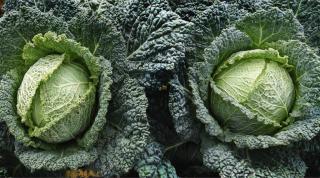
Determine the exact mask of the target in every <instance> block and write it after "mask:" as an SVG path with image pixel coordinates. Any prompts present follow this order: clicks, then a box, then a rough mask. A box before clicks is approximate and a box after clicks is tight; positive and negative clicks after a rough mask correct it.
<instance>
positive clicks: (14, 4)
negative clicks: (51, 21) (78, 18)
mask: <svg viewBox="0 0 320 178" xmlns="http://www.w3.org/2000/svg"><path fill="white" fill-rule="evenodd" d="M81 5H82V4H81V1H78V0H68V1H64V0H54V1H52V0H9V1H5V4H4V11H5V12H6V13H7V12H9V11H13V10H21V9H23V7H30V8H33V9H38V10H40V11H41V12H49V11H51V13H52V14H53V15H55V16H57V17H62V18H63V19H64V20H67V21H68V20H70V19H71V18H73V16H74V15H75V14H76V13H78V12H80V11H81V8H83V7H81Z"/></svg>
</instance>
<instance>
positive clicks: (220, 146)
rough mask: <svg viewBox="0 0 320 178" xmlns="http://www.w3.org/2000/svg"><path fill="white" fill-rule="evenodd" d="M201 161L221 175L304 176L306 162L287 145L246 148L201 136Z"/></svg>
mask: <svg viewBox="0 0 320 178" xmlns="http://www.w3.org/2000/svg"><path fill="white" fill-rule="evenodd" d="M202 152H203V164H204V165H205V166H207V167H208V168H210V169H211V170H214V171H217V172H219V175H220V176H221V177H279V178H280V177H288V178H289V177H304V175H305V172H306V169H307V167H306V165H305V163H304V162H303V161H302V160H301V158H300V156H299V154H298V153H297V152H295V151H294V150H291V149H290V148H270V149H268V150H264V149H262V150H247V149H239V148H236V147H233V146H232V145H227V144H224V143H221V142H220V141H217V140H215V139H213V138H210V137H207V136H204V137H202Z"/></svg>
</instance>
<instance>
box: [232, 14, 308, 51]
mask: <svg viewBox="0 0 320 178" xmlns="http://www.w3.org/2000/svg"><path fill="white" fill-rule="evenodd" d="M236 27H237V28H238V29H240V30H241V31H243V32H245V33H246V34H247V35H248V36H250V38H251V39H252V41H253V44H254V45H255V46H256V47H260V46H261V45H262V44H263V43H266V42H272V41H276V40H279V39H282V40H289V39H303V37H304V35H303V27H302V26H301V24H300V23H299V22H298V20H297V19H296V18H295V17H294V14H293V13H292V12H290V11H281V10H279V9H278V8H272V9H270V10H268V11H266V10H259V11H257V12H255V13H254V14H252V15H249V16H247V17H245V18H244V19H242V20H240V21H239V22H237V23H236Z"/></svg>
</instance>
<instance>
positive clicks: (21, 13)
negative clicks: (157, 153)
mask: <svg viewBox="0 0 320 178" xmlns="http://www.w3.org/2000/svg"><path fill="white" fill-rule="evenodd" d="M95 5H96V4H95V3H93V2H89V1H83V2H79V1H6V2H5V6H4V10H5V12H4V14H3V16H2V17H1V18H0V41H1V44H0V98H1V99H0V100H1V101H0V123H1V124H3V123H4V124H5V127H6V128H7V129H8V132H10V134H11V135H12V139H10V141H11V140H12V141H13V142H14V147H15V148H14V154H15V155H16V157H17V158H18V159H19V161H20V162H21V163H22V164H23V165H24V166H25V167H26V168H28V169H29V170H31V171H37V170H47V171H60V170H65V169H76V168H80V167H84V166H92V167H94V168H95V170H97V171H98V173H99V175H105V176H111V175H114V174H122V173H125V172H128V171H129V170H130V169H131V168H132V167H133V166H134V164H135V161H136V158H137V157H138V156H139V154H140V153H142V152H143V150H144V147H145V146H146V145H147V141H148V140H149V123H148V120H147V116H146V110H147V105H148V103H147V98H146V96H145V94H144V89H143V87H140V85H139V84H138V82H137V81H136V80H135V79H132V78H131V77H129V76H128V74H127V73H125V72H124V71H125V69H124V68H122V65H121V64H122V63H124V61H125V60H126V59H125V57H126V47H125V41H124V39H123V37H122V35H121V33H120V32H119V31H118V30H117V29H116V27H115V26H114V24H113V23H112V19H111V17H108V16H104V15H101V14H100V12H98V11H95ZM110 6H112V5H110ZM1 132H2V129H1ZM6 133H7V132H6ZM10 138H11V137H10ZM1 145H2V143H1ZM11 151H12V150H11ZM111 160H112V161H111ZM93 165H94V166H93ZM53 173H54V172H52V174H53ZM53 175H54V174H53Z"/></svg>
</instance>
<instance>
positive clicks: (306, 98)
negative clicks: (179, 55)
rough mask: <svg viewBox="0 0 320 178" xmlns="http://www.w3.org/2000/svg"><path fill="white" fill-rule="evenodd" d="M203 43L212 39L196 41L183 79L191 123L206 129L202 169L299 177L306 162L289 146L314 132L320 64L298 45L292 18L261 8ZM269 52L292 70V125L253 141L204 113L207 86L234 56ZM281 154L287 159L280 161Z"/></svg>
mask: <svg viewBox="0 0 320 178" xmlns="http://www.w3.org/2000/svg"><path fill="white" fill-rule="evenodd" d="M204 26H207V27H209V28H210V23H207V24H205V23H204ZM204 29H205V28H204ZM207 39H212V40H211V42H210V43H201V42H200V44H201V45H198V46H199V47H198V46H197V44H194V47H195V49H198V50H199V52H196V53H195V54H198V55H194V54H193V55H191V56H195V57H193V58H191V59H190V60H189V66H190V67H189V68H188V76H187V77H188V79H189V80H188V85H189V88H190V91H191V92H192V97H191V98H192V105H193V106H194V108H195V110H194V112H195V115H196V118H197V119H198V120H199V121H200V122H201V123H203V124H204V126H205V132H206V133H205V134H206V136H204V138H203V139H202V143H203V144H202V147H203V148H202V150H203V163H204V165H205V166H206V167H208V168H209V169H211V170H213V171H216V172H219V174H220V175H221V176H222V177H239V176H240V177H241V176H242V177H250V176H253V177H303V176H304V174H305V172H306V166H305V163H304V162H303V161H302V159H301V158H300V157H299V154H298V153H299V152H298V151H297V149H290V146H291V144H294V143H296V142H300V141H305V142H308V141H309V140H311V139H312V138H314V137H315V136H316V135H317V134H318V132H319V129H320V128H319V123H320V122H319V111H320V110H319V107H318V102H319V101H318V98H319V86H318V83H319V82H318V77H316V76H317V75H318V74H319V72H318V67H319V62H320V60H319V56H317V55H316V51H315V50H313V49H312V48H310V47H309V46H308V45H307V44H305V43H304V42H301V41H303V40H304V35H303V28H302V26H301V25H300V23H299V22H298V21H297V19H295V16H294V14H292V12H291V11H281V10H279V9H278V8H272V9H269V10H268V11H267V10H263V9H260V10H258V11H257V12H255V13H253V14H247V15H245V16H244V17H243V18H241V19H239V20H238V21H236V22H235V24H234V25H232V24H231V25H230V26H229V27H227V28H226V29H224V30H222V31H221V33H220V35H219V36H215V35H212V36H209V38H207ZM209 41H210V40H208V42H209ZM194 42H196V41H194ZM268 48H273V49H276V50H278V51H279V53H280V55H281V56H288V59H289V65H293V66H294V68H293V71H294V72H293V74H292V77H293V78H294V81H295V85H296V87H297V91H298V95H297V97H296V101H295V104H294V107H293V109H292V112H291V113H290V115H289V117H290V119H293V120H295V122H293V123H291V124H290V125H288V126H287V127H284V128H282V129H281V130H279V131H278V132H277V133H276V134H274V135H258V136H254V135H248V134H239V133H233V132H231V131H229V130H225V128H223V127H222V126H221V125H220V123H219V122H218V121H217V120H216V119H215V118H214V116H213V115H212V114H211V112H210V111H209V109H208V108H209V96H208V93H209V92H208V91H209V81H210V79H211V75H212V73H213V71H215V70H216V69H217V67H218V65H219V64H221V62H222V61H223V60H225V59H227V58H228V57H229V56H230V55H231V54H233V53H235V52H239V51H245V50H250V49H268ZM191 54H192V53H191ZM199 54H200V55H199ZM311 66H313V67H311ZM225 112H227V111H225ZM285 154H288V155H287V156H283V155H285ZM250 155H251V156H250ZM276 155H278V156H276ZM280 155H281V156H280ZM248 156H249V157H248ZM259 156H262V157H263V158H261V157H259Z"/></svg>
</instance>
